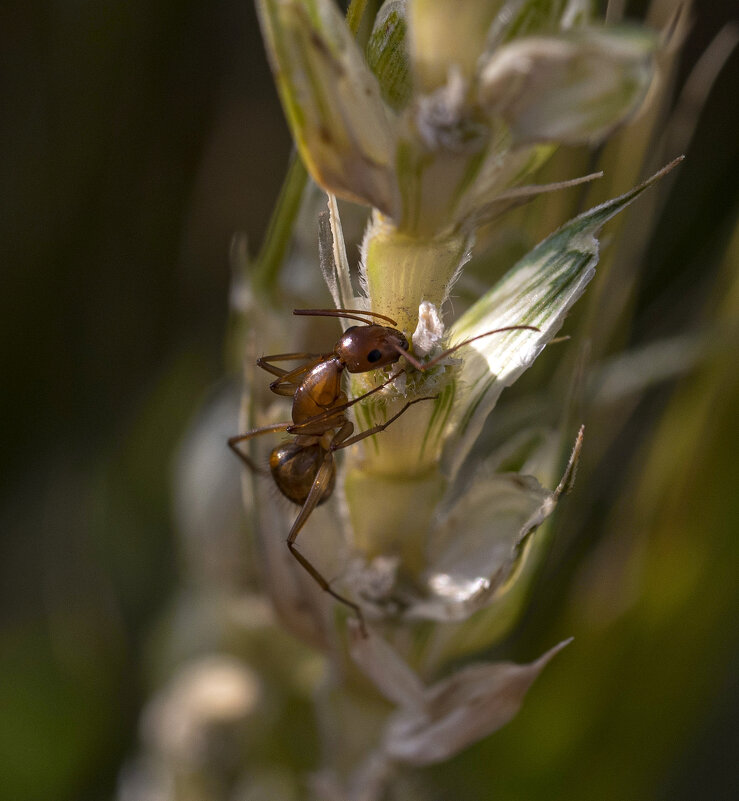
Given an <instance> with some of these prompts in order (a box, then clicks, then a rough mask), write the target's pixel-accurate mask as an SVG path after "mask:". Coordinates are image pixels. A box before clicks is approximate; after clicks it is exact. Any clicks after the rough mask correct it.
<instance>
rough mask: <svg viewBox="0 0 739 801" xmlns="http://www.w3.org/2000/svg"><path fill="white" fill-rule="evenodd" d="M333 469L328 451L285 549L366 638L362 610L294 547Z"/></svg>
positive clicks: (291, 530)
mask: <svg viewBox="0 0 739 801" xmlns="http://www.w3.org/2000/svg"><path fill="white" fill-rule="evenodd" d="M333 469H334V460H333V456H332V455H331V452H330V451H328V452H327V453H326V456H325V458H324V460H323V462H322V464H321V466H320V468H319V469H318V472H317V473H316V477H315V479H314V480H313V486H312V487H311V489H310V492H309V493H308V497H307V498H306V499H305V503H304V504H303V507H302V509H301V510H300V512H299V514H298V516H297V517H296V518H295V522H294V523H293V525H292V528H291V529H290V534H289V535H288V537H287V547H288V548H289V549H290V553H291V554H292V555H293V556H294V557H295V559H297V560H298V562H299V563H300V565H301V566H302V567H303V569H304V570H306V571H307V572H308V574H309V575H310V576H311V578H312V579H313V580H314V581H315V582H316V583H317V584H318V586H319V587H320V588H321V589H322V590H323V591H324V592H327V593H328V594H329V595H330V596H331V597H332V598H335V599H336V600H337V601H339V602H340V603H342V604H344V605H345V606H348V607H349V608H350V609H351V610H352V611H353V612H354V614H355V615H356V616H357V621H358V622H359V629H360V631H361V633H362V636H363V637H366V636H367V628H366V626H365V623H364V615H363V614H362V609H361V608H360V606H359V604H356V603H354V601H350V600H349V599H348V598H346V597H344V596H343V595H340V594H339V593H338V592H336V590H334V589H332V588H331V585H330V584H329V582H328V581H327V580H326V579H325V578H324V577H323V575H321V573H320V572H319V571H318V569H317V568H316V567H315V566H314V565H313V563H312V562H311V561H310V560H309V559H308V558H307V557H306V556H305V555H304V554H302V553H301V552H300V551H299V550H298V549H297V546H296V545H295V540H296V539H297V538H298V534H299V533H300V530H301V529H302V528H303V526H304V525H305V523H306V521H307V520H308V517H309V516H310V514H311V512H312V511H313V510H314V509H315V508H316V506H317V505H318V502H319V501H320V500H321V498H322V497H323V491H324V487H325V486H327V484H328V482H329V479H330V477H331V473H332V471H333Z"/></svg>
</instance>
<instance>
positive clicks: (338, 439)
mask: <svg viewBox="0 0 739 801" xmlns="http://www.w3.org/2000/svg"><path fill="white" fill-rule="evenodd" d="M425 400H436V396H435V395H433V396H429V397H428V398H416V399H415V400H412V401H408V403H406V405H405V406H404V407H403V408H402V409H401V410H400V411H399V412H396V413H395V414H394V415H393V416H392V417H391V418H390V419H389V420H387V421H386V422H384V423H380V424H379V425H376V426H372V428H368V429H367V430H366V431H361V432H360V433H359V434H355V435H354V436H353V437H348V439H344V438H343V437H342V432H343V431H344V429H343V428H342V429H341V431H339V432H338V434H337V435H336V436H335V437H334V438H333V439H332V440H331V446H330V447H331V450H332V451H338V450H341V449H342V448H348V447H349V445H354V443H355V442H361V441H362V440H363V439H366V438H367V437H371V436H373V435H374V434H378V433H379V432H380V431H384V430H385V429H386V428H387V427H388V426H389V425H390V424H391V423H394V422H395V421H396V420H397V419H398V418H399V417H400V415H401V414H403V413H404V412H406V411H407V410H408V408H409V407H410V406H413V404H414V403H420V402H421V401H425ZM352 430H353V428H352ZM348 434H351V431H349V432H348Z"/></svg>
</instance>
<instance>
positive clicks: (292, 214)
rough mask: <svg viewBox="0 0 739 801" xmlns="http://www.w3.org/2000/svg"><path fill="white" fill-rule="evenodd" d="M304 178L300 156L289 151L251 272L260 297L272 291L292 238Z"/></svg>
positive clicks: (303, 168) (267, 295) (305, 179)
mask: <svg viewBox="0 0 739 801" xmlns="http://www.w3.org/2000/svg"><path fill="white" fill-rule="evenodd" d="M307 180H308V173H307V172H306V169H305V166H304V165H303V162H302V160H301V159H300V156H298V154H297V153H296V152H293V154H292V156H291V158H290V166H289V167H288V169H287V175H286V176H285V181H284V183H283V184H282V189H281V190H280V195H279V197H278V198H277V204H276V205H275V209H274V211H273V212H272V217H271V218H270V221H269V226H268V227H267V233H266V235H265V237H264V242H263V243H262V247H261V249H260V251H259V255H258V256H257V258H256V260H255V262H254V267H253V271H252V282H253V286H254V289H255V290H256V292H257V293H258V294H260V295H262V296H266V297H271V296H272V295H273V294H274V290H275V285H276V284H277V278H278V277H279V274H280V268H281V266H282V262H283V260H284V258H285V252H286V250H287V248H288V246H289V244H290V242H291V240H292V230H293V226H294V224H295V219H296V218H297V216H298V212H299V211H300V201H301V199H302V197H303V190H304V189H305V184H306V181H307Z"/></svg>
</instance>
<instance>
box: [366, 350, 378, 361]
mask: <svg viewBox="0 0 739 801" xmlns="http://www.w3.org/2000/svg"><path fill="white" fill-rule="evenodd" d="M381 358H382V352H381V351H379V350H377V348H375V349H374V350H371V351H370V352H369V353H368V354H367V361H368V362H377V361H379V360H380V359H381Z"/></svg>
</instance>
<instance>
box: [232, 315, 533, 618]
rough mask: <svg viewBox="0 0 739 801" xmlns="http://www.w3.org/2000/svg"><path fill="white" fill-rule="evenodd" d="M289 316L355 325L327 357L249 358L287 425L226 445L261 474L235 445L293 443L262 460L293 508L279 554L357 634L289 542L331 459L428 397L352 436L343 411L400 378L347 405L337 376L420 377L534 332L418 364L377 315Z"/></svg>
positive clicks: (327, 491) (325, 485) (330, 477)
mask: <svg viewBox="0 0 739 801" xmlns="http://www.w3.org/2000/svg"><path fill="white" fill-rule="evenodd" d="M293 314H298V315H312V316H321V317H341V318H346V319H353V320H359V321H360V322H362V323H363V325H361V326H359V325H355V326H351V327H350V328H348V329H347V330H346V331H345V332H344V334H343V335H342V337H341V338H340V339H339V341H338V342H337V343H336V345H335V346H334V349H333V351H332V352H331V353H278V354H274V355H272V356H262V357H260V358H259V359H257V365H258V366H259V367H261V368H262V369H263V370H266V371H267V372H268V373H271V374H272V375H275V376H277V378H276V379H275V380H274V381H272V383H271V384H270V385H269V388H270V390H271V391H272V392H274V393H275V394H276V395H282V396H285V397H291V398H292V399H293V406H292V420H291V421H288V422H284V423H274V424H272V425H269V426H264V427H262V428H255V429H253V430H251V431H247V432H246V433H244V434H238V435H236V436H233V437H230V438H229V440H228V445H229V447H230V448H231V449H232V450H233V451H234V453H236V455H237V456H238V457H239V458H240V459H241V460H242V461H243V462H244V463H245V464H246V465H247V466H248V467H249V468H250V469H252V470H253V471H255V472H257V473H265V472H266V471H265V470H263V469H261V468H259V467H258V466H257V465H256V464H254V462H253V461H252V460H251V458H250V457H249V456H248V455H247V454H246V453H244V452H243V451H242V450H241V449H240V448H238V447H237V446H238V444H239V443H241V442H245V441H246V440H249V439H252V438H253V437H257V436H260V435H261V434H271V433H277V432H278V431H285V432H286V433H288V434H292V435H294V437H295V439H293V440H290V441H286V442H283V443H281V444H280V445H278V446H277V447H275V448H274V449H273V450H272V453H271V454H270V457H269V467H270V472H271V474H272V477H273V478H274V481H275V483H276V484H277V488H278V489H279V490H280V492H281V493H282V494H283V495H284V496H285V497H286V498H287V499H288V500H290V501H292V502H293V503H295V504H297V505H298V506H300V507H301V509H300V512H299V513H298V516H297V517H296V518H295V521H294V522H293V525H292V528H291V529H290V533H289V534H288V537H287V547H288V548H289V549H290V553H291V554H292V555H293V556H294V557H295V558H296V559H297V560H298V562H300V564H301V565H302V566H303V567H304V568H305V570H307V571H308V573H309V574H310V575H311V576H312V577H313V578H314V579H315V581H316V582H317V583H318V585H319V586H320V587H321V589H323V590H325V591H326V592H327V593H329V594H330V595H332V596H333V597H334V598H335V599H336V600H337V601H340V602H341V603H343V604H345V605H346V606H348V607H350V608H351V609H352V610H354V613H355V614H356V615H357V619H358V620H359V625H360V628H361V630H362V632H363V633H364V632H365V627H364V618H363V615H362V610H361V609H360V607H359V605H358V604H356V603H354V602H353V601H350V600H349V599H348V598H345V597H344V596H343V595H339V593H337V592H336V591H335V590H333V589H331V586H330V584H329V582H328V581H327V580H326V579H325V578H324V577H323V576H322V575H321V573H319V571H318V570H317V569H316V567H315V566H314V565H313V564H312V563H311V562H310V561H309V560H308V559H307V558H306V557H305V556H304V555H303V554H302V553H301V552H300V551H299V550H298V549H297V547H296V545H295V540H296V539H297V537H298V534H299V533H300V530H301V529H302V528H303V526H304V525H305V523H306V521H307V520H308V517H309V516H310V514H311V512H312V511H313V510H314V509H315V508H316V506H319V505H320V504H322V503H323V502H324V501H326V500H327V499H328V498H329V497H330V495H331V493H332V492H333V489H334V484H335V481H336V467H335V464H334V452H335V451H338V450H341V449H342V448H347V447H349V446H350V445H354V444H355V443H357V442H360V441H361V440H363V439H366V438H367V437H371V436H373V435H374V434H377V433H379V432H380V431H384V430H385V429H386V428H387V427H388V426H389V425H390V424H391V423H393V422H395V420H397V419H398V418H399V417H400V416H401V415H402V414H403V413H404V412H405V411H406V410H407V409H408V408H409V407H410V406H412V405H413V404H414V403H419V402H420V401H423V400H432V398H430V397H429V398H416V399H414V400H411V401H408V402H407V403H406V404H405V406H403V408H402V409H401V410H400V411H399V412H397V413H396V414H394V415H393V416H392V417H391V418H390V419H389V420H387V421H386V422H385V423H382V424H380V425H376V426H372V427H371V428H368V429H367V430H366V431H362V432H360V433H359V434H354V425H353V423H352V422H351V420H349V419H348V417H347V415H346V410H347V409H349V408H350V407H351V406H353V405H354V404H355V403H358V402H359V401H361V400H364V399H365V398H367V397H369V396H370V395H372V394H374V393H375V392H379V391H380V390H381V389H383V388H384V387H386V386H387V385H388V384H390V383H391V382H393V381H394V380H395V379H396V378H397V377H398V376H400V375H401V374H402V373H403V372H405V371H404V370H399V371H398V372H396V373H394V374H393V375H391V376H390V378H388V379H387V380H386V381H384V382H383V383H382V384H380V385H379V386H377V387H375V388H374V389H371V390H369V392H365V393H364V394H363V395H360V396H359V397H357V398H354V399H352V400H349V399H348V397H347V395H346V393H345V392H344V391H343V390H342V388H341V378H342V373H343V372H344V370H347V371H348V372H350V373H366V372H369V371H370V370H375V369H377V368H379V367H386V366H387V365H391V364H395V363H396V362H397V361H398V360H399V359H400V357H401V356H404V357H405V358H406V359H407V360H408V362H409V363H410V364H412V365H413V366H414V367H415V368H416V369H418V370H421V371H423V370H428V369H429V368H430V367H433V366H434V365H436V364H438V363H439V362H440V361H441V360H442V359H443V358H445V357H446V356H448V355H449V354H450V353H452V352H453V351H455V350H457V349H458V348H461V347H462V346H463V345H467V344H469V343H470V342H473V341H474V340H476V339H480V338H481V337H484V336H489V335H490V334H494V333H498V332H501V331H510V330H514V329H522V328H528V329H531V330H533V331H538V330H539V329H538V328H534V327H533V326H527V325H514V326H506V327H505V328H498V329H495V330H494V331H487V332H486V333H484V334H479V335H478V336H475V337H472V338H471V339H467V340H465V341H464V342H460V343H459V344H457V345H455V346H454V347H452V348H450V349H449V350H446V351H444V352H443V353H441V354H439V355H438V356H436V357H435V358H433V359H431V360H430V361H428V362H426V363H421V362H419V361H418V360H417V359H415V358H414V357H413V356H412V355H411V354H410V353H409V352H408V340H407V339H406V337H405V336H404V335H403V334H402V333H401V332H400V331H398V330H397V329H396V328H394V327H393V328H391V327H389V326H385V325H380V324H379V323H374V322H370V321H369V320H368V319H366V318H367V317H369V318H377V319H380V320H385V321H386V322H389V323H392V325H393V326H395V325H396V322H395V321H394V320H392V319H391V318H390V317H386V316H385V315H382V314H377V313H375V312H370V311H362V310H360V309H295V310H294V311H293ZM359 315H362V316H359ZM299 359H303V360H306V361H305V363H304V364H302V365H301V366H300V367H296V368H294V369H293V370H283V369H282V368H281V367H277V366H276V365H275V364H273V362H282V361H292V360H299Z"/></svg>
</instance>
